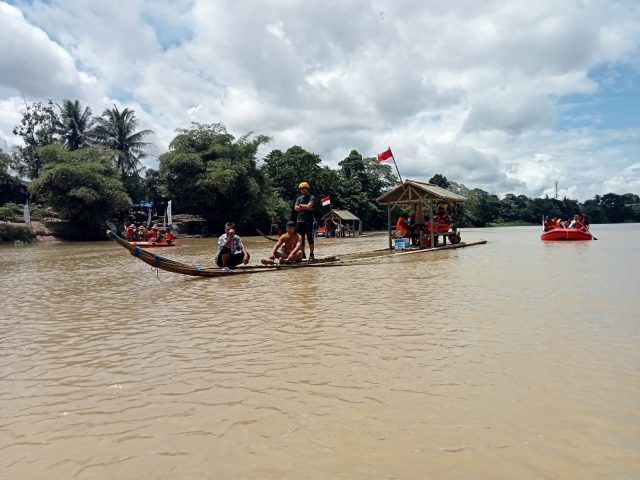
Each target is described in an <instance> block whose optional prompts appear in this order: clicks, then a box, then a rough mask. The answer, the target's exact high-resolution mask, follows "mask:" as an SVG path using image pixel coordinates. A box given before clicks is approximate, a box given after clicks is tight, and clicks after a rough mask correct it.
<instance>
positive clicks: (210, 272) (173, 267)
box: [107, 230, 487, 277]
mask: <svg viewBox="0 0 640 480" xmlns="http://www.w3.org/2000/svg"><path fill="white" fill-rule="evenodd" d="M107 236H108V237H109V238H110V239H112V240H115V241H116V242H117V243H118V244H119V245H120V246H122V247H124V248H125V249H126V250H128V251H129V252H130V253H131V255H133V256H134V257H136V258H138V259H139V260H142V261H143V262H144V263H146V264H147V265H150V266H152V267H154V268H157V269H159V270H165V271H167V272H172V273H179V274H181V275H190V276H194V277H227V276H230V275H243V274H249V273H261V272H273V271H281V270H288V269H293V268H311V267H339V266H349V265H362V264H365V263H368V261H370V260H378V259H381V258H389V257H398V256H404V255H415V254H418V253H428V252H437V251H441V250H453V249H457V248H465V247H471V246H475V245H484V244H485V243H487V241H486V240H478V241H475V242H468V243H467V242H461V243H457V244H453V245H443V246H441V247H434V248H420V249H418V248H416V249H410V250H389V249H388V248H381V249H378V250H370V251H366V252H358V253H352V254H348V255H345V256H343V257H342V258H339V257H335V256H331V257H324V258H318V259H315V260H304V261H302V262H300V263H292V264H286V265H278V264H276V265H251V266H249V265H240V266H238V267H236V268H235V269H234V270H233V271H231V272H225V271H224V270H222V269H221V268H218V267H211V268H200V267H198V266H192V265H187V264H185V263H182V262H178V261H176V260H171V259H169V258H166V257H162V256H160V255H156V254H155V253H152V252H148V251H146V250H144V249H142V248H140V247H137V246H135V245H132V244H131V243H129V242H127V241H126V240H125V239H123V238H121V237H119V236H118V235H116V234H115V233H114V232H113V231H111V230H107Z"/></svg>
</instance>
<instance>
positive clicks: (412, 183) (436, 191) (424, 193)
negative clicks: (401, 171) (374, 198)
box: [378, 180, 466, 205]
mask: <svg viewBox="0 0 640 480" xmlns="http://www.w3.org/2000/svg"><path fill="white" fill-rule="evenodd" d="M423 200H435V201H437V200H440V201H446V202H448V203H456V202H464V201H465V200H466V198H465V197H463V196H462V195H458V194H457V193H453V192H450V191H449V190H445V189H444V188H442V187H439V186H437V185H433V184H431V183H425V182H418V181H416V180H405V181H404V183H403V184H402V185H398V186H397V187H396V188H394V189H392V190H389V191H388V192H385V193H384V194H383V195H382V196H381V197H379V198H378V203H381V204H383V205H386V204H389V203H417V202H420V201H423Z"/></svg>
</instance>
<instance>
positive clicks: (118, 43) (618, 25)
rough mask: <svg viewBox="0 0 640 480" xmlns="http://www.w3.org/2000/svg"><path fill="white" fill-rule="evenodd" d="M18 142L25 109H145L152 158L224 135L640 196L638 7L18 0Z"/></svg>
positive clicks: (457, 173)
mask: <svg viewBox="0 0 640 480" xmlns="http://www.w3.org/2000/svg"><path fill="white" fill-rule="evenodd" d="M0 52H1V53H0V148H2V149H4V148H5V145H6V147H7V148H8V149H9V150H10V149H12V148H14V147H15V146H16V145H18V144H19V143H20V139H19V138H17V137H15V136H13V134H12V129H13V127H14V126H15V125H16V124H17V123H18V122H19V121H20V118H21V113H20V112H21V111H22V110H23V109H24V105H25V102H31V101H34V100H46V99H52V100H54V101H55V102H57V103H61V102H62V100H64V99H67V98H69V99H78V100H80V101H81V102H82V104H83V105H87V106H89V107H91V109H92V111H93V113H94V114H100V113H101V112H102V111H103V110H104V109H105V108H110V107H112V106H113V105H114V104H115V105H117V106H118V107H119V108H124V107H128V108H130V109H133V110H135V112H136V115H137V117H138V118H139V121H140V125H139V127H140V129H151V130H153V131H154V134H153V136H151V137H150V138H149V141H150V142H151V143H152V145H151V147H150V149H149V153H150V155H149V157H147V158H146V159H145V161H144V163H145V164H146V165H147V166H149V167H152V168H156V167H157V156H158V155H160V154H162V153H163V152H166V151H167V148H168V145H169V142H170V141H171V139H172V138H173V136H174V135H175V130H176V129H177V128H188V127H189V126H190V125H191V122H199V123H223V124H225V125H226V126H227V129H228V131H229V132H230V133H232V134H233V135H235V136H236V137H239V136H241V135H243V134H245V133H247V132H254V133H256V134H266V135H269V136H271V137H272V138H273V140H272V142H271V143H270V144H269V145H268V146H267V147H266V148H265V149H264V151H261V152H259V154H260V156H264V155H266V154H267V153H268V152H269V151H271V150H272V149H275V148H278V149H282V150H286V149H287V148H289V147H291V146H293V145H299V146H301V147H303V148H305V149H307V150H309V151H311V152H314V153H317V154H318V155H320V157H321V158H322V160H323V162H324V163H325V164H327V165H330V166H332V167H335V166H336V165H337V164H338V162H340V161H341V160H342V159H344V158H345V157H346V156H347V155H348V154H349V152H350V151H351V150H353V149H355V150H357V151H358V152H359V153H360V154H362V155H363V156H374V155H376V154H377V153H379V152H382V151H384V150H386V148H387V147H389V146H391V148H392V150H393V153H394V156H395V158H396V160H397V164H398V167H399V169H400V173H401V174H402V176H403V177H404V178H412V179H417V180H428V179H429V178H430V177H431V176H433V175H434V174H435V173H440V174H442V175H445V176H446V177H447V178H449V179H450V180H453V181H456V182H459V183H464V184H465V185H467V186H468V187H470V188H482V189H484V190H487V191H489V192H491V193H495V194H497V195H499V196H502V195H504V194H506V193H516V194H525V195H528V196H544V195H549V196H553V195H554V194H555V186H554V182H556V181H557V182H558V189H559V195H560V197H564V196H567V197H569V198H572V199H578V200H582V201H584V200H586V199H588V198H592V197H593V196H594V195H596V194H600V195H602V194H605V193H609V192H613V193H618V194H623V193H629V192H631V193H636V194H640V2H638V1H637V0H621V1H614V0H536V1H535V2H532V1H530V0H509V1H504V0H485V1H483V2H478V1H476V0H448V1H446V2H443V1H442V0H437V1H436V0H377V1H371V0H324V1H322V2H319V1H316V2H314V1H309V0H185V1H176V0H127V1H123V0H109V1H107V0H91V1H87V0H47V1H33V0H31V1H8V2H7V1H3V0H0Z"/></svg>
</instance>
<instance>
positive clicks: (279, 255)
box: [261, 222, 302, 265]
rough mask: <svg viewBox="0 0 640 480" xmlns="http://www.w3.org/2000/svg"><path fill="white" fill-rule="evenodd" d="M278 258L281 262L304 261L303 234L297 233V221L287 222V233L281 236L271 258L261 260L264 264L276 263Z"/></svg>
mask: <svg viewBox="0 0 640 480" xmlns="http://www.w3.org/2000/svg"><path fill="white" fill-rule="evenodd" d="M276 259H279V261H280V263H281V264H282V263H299V262H301V261H302V235H300V234H299V233H296V222H287V233H285V234H284V235H282V236H280V238H279V239H278V241H277V242H276V245H275V246H274V247H273V250H271V255H269V258H264V259H262V260H261V262H262V264H263V265H274V264H275V261H276Z"/></svg>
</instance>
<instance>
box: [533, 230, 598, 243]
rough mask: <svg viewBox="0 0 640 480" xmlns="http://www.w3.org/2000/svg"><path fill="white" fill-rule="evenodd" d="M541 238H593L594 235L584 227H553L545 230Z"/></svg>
mask: <svg viewBox="0 0 640 480" xmlns="http://www.w3.org/2000/svg"><path fill="white" fill-rule="evenodd" d="M540 240H545V241H547V240H593V236H592V235H591V233H589V230H583V229H582V228H552V229H551V230H547V231H546V232H543V233H542V235H541V236H540Z"/></svg>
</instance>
